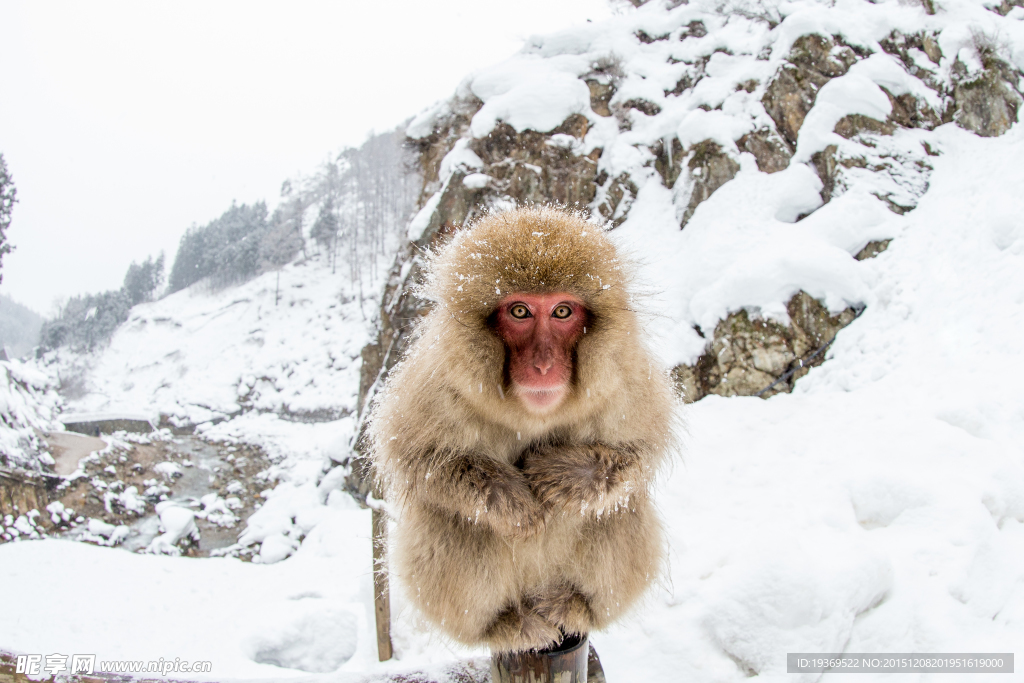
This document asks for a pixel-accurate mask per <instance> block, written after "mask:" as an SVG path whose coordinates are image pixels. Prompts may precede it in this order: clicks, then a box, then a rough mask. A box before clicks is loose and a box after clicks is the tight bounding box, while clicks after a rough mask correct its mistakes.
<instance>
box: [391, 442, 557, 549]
mask: <svg viewBox="0 0 1024 683" xmlns="http://www.w3.org/2000/svg"><path fill="white" fill-rule="evenodd" d="M412 474H413V475H414V477H415V480H414V481H415V483H414V484H412V487H411V488H412V489H414V490H410V491H409V494H410V497H412V498H416V499H419V500H420V501H422V502H425V503H427V504H429V505H431V506H433V507H435V508H440V509H441V510H444V511H446V512H449V513H452V514H454V515H456V516H458V517H460V518H461V519H463V520H466V521H469V522H476V523H480V524H485V525H487V526H489V527H490V528H491V529H492V530H493V531H494V532H495V533H497V534H498V535H500V536H509V537H514V538H526V537H529V536H532V535H534V534H536V533H537V532H539V531H540V530H541V529H542V528H543V525H544V512H543V510H542V509H541V506H540V504H539V503H538V501H537V499H536V498H534V496H533V493H532V492H531V491H530V486H529V484H528V483H527V481H526V477H524V476H523V473H522V472H520V471H519V470H518V469H516V468H515V467H513V466H511V465H508V464H506V463H503V462H500V461H498V460H495V459H493V458H489V457H487V456H484V455H478V454H474V453H444V454H439V453H433V454H431V456H430V457H427V458H424V459H422V460H421V461H420V463H419V466H418V467H414V468H413V472H412Z"/></svg>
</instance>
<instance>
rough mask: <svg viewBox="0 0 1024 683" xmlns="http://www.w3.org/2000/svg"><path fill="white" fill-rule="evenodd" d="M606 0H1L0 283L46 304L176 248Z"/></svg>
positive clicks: (600, 12) (23, 299)
mask: <svg viewBox="0 0 1024 683" xmlns="http://www.w3.org/2000/svg"><path fill="white" fill-rule="evenodd" d="M612 11H613V10H612V8H610V7H609V5H608V4H607V2H606V0H557V1H555V2H553V1H551V0H516V1H515V2H511V1H507V2H498V1H496V0H391V1H389V2H379V3H378V2H364V1H359V2H357V1H355V0H334V1H333V2H321V1H315V0H299V1H291V2H283V1H282V2H258V1H253V0H244V1H243V0H230V1H229V0H217V1H216V2H209V1H202V2H199V1H193V0H176V1H175V2H147V3H139V2H88V3H83V2H67V1H65V2H46V3H39V2H19V1H13V0H4V2H3V3H0V64H3V65H4V77H3V79H2V82H0V153H3V155H4V158H5V159H6V160H7V166H8V168H9V169H10V171H11V173H12V174H13V176H14V180H15V184H16V186H17V188H18V199H19V203H18V204H17V205H15V208H14V220H13V223H12V225H11V228H10V230H9V233H8V239H9V241H10V242H11V243H12V244H13V245H15V247H16V251H14V252H13V253H11V254H9V255H8V256H7V257H6V258H5V259H4V263H3V283H2V284H0V293H4V294H7V295H8V296H11V297H13V298H14V299H15V300H17V301H19V302H20V303H23V304H25V305H27V306H29V307H30V308H33V309H35V310H36V311H37V312H39V313H41V314H44V315H48V314H50V313H52V311H53V310H54V302H55V301H56V300H58V299H60V298H66V297H68V296H72V295H75V294H81V293H85V292H97V291H102V290H106V289H114V288H117V287H120V285H121V282H122V279H123V278H124V273H125V270H127V268H128V265H129V264H130V263H131V262H132V261H133V260H135V261H142V260H143V259H145V258H146V256H148V255H151V254H152V255H156V254H157V253H159V252H160V251H161V250H164V251H165V252H166V255H167V259H168V267H169V266H170V261H171V260H172V259H173V258H174V253H175V250H176V248H177V244H178V240H179V239H180V237H181V235H182V233H183V232H184V231H185V230H186V229H187V228H188V227H190V226H191V225H192V224H194V223H196V224H205V223H207V222H209V221H210V220H212V219H213V218H216V217H217V216H219V215H220V214H221V213H222V212H223V211H224V210H225V209H227V208H228V207H229V206H230V205H231V202H232V200H235V201H237V202H238V203H249V202H253V201H259V200H261V199H265V200H267V203H268V207H269V208H271V209H272V208H273V206H274V204H275V203H276V200H277V197H278V192H279V190H280V187H281V182H282V181H283V180H285V179H286V178H288V177H292V176H295V175H297V174H299V173H310V172H312V171H313V170H314V169H315V167H316V166H317V165H318V164H319V163H321V162H323V161H325V160H326V159H327V158H328V157H329V156H331V153H332V152H337V151H338V150H340V149H342V148H343V147H345V146H355V145H358V144H360V143H361V142H362V141H363V140H364V139H365V138H366V135H367V134H368V133H369V132H370V131H371V130H376V131H383V130H387V129H389V128H392V127H394V126H396V125H397V124H399V123H401V122H402V121H404V120H405V119H407V118H408V117H410V116H412V115H414V114H416V113H417V112H418V111H420V110H421V109H423V108H424V107H426V106H428V105H430V104H431V103H433V102H435V101H436V100H439V99H444V98H447V97H448V96H450V95H451V94H452V93H453V92H454V90H455V88H456V86H457V85H458V83H459V82H460V81H461V80H462V78H463V77H465V76H466V75H467V74H469V73H470V72H471V71H473V70H475V69H478V68H480V67H483V66H487V65H489V64H492V63H494V62H497V61H500V60H501V59H503V58H504V57H506V56H508V55H510V54H512V53H513V52H515V51H516V50H518V49H519V47H520V45H521V43H522V41H523V40H525V39H526V38H527V37H528V36H530V35H531V34H534V33H547V32H550V31H554V30H558V29H560V28H565V27H567V26H571V25H573V24H576V23H582V22H584V21H586V20H587V19H588V18H589V19H593V20H595V21H597V20H600V19H602V18H605V17H607V16H608V15H609V14H611V12H612Z"/></svg>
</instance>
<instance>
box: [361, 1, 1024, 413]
mask: <svg viewBox="0 0 1024 683" xmlns="http://www.w3.org/2000/svg"><path fill="white" fill-rule="evenodd" d="M1017 5H1018V3H1017V2H1013V3H1010V2H1006V1H1005V0H1004V2H1003V3H1002V4H1001V5H995V4H992V3H991V2H990V3H988V4H987V5H986V4H982V3H972V2H947V3H944V2H937V1H935V0H924V2H923V4H921V5H913V4H912V3H902V4H898V3H895V2H890V3H884V2H883V3H877V4H876V3H868V2H859V1H848V2H839V3H831V2H819V1H817V0H805V1H803V2H795V3H773V2H728V3H724V4H723V3H717V2H705V1H701V0H694V1H692V2H689V3H687V2H679V1H678V0H667V1H652V2H648V3H646V4H643V5H642V6H641V7H639V8H638V9H637V10H636V11H630V12H628V13H625V14H623V15H621V16H618V17H615V18H614V19H613V20H611V21H610V22H607V23H606V24H603V25H589V26H586V27H584V28H581V29H578V30H573V31H567V32H564V33H561V34H557V35H554V36H548V37H546V38H536V37H535V38H533V39H531V41H530V42H529V43H528V44H527V45H526V46H525V47H524V48H523V50H522V51H521V53H519V54H518V55H516V56H514V57H512V58H511V59H510V60H508V61H507V62H505V63H503V64H499V65H497V66H495V67H492V68H490V69H485V70H483V71H481V72H478V73H476V74H474V75H473V76H471V77H469V78H467V79H466V81H465V82H464V83H463V85H462V86H461V87H460V89H459V91H458V93H457V94H456V95H455V97H453V98H452V99H451V100H450V101H448V102H445V103H441V104H439V105H437V106H435V107H434V108H433V109H431V110H429V111H427V112H424V113H423V114H421V115H420V116H419V117H418V118H417V119H415V120H414V121H413V123H412V125H411V126H410V128H409V130H408V136H409V144H410V145H414V146H415V147H416V148H417V150H418V152H419V159H420V164H421V166H422V171H423V177H424V187H423V192H422V195H421V198H420V205H421V207H422V209H421V211H420V213H419V214H418V216H417V217H416V219H415V220H414V221H413V223H412V225H411V226H410V231H409V244H408V246H407V247H406V248H405V249H404V250H403V251H402V252H401V254H400V255H399V257H398V258H397V260H396V261H395V263H394V266H393V268H392V270H391V274H390V278H389V281H388V284H387V289H386V291H385V293H384V297H383V305H382V307H381V309H380V312H379V320H378V326H379V330H380V333H379V336H378V339H377V340H376V342H375V343H373V344H371V345H370V346H368V347H366V348H365V349H364V351H363V370H362V383H361V405H363V406H365V405H366V402H367V401H368V400H369V399H370V398H371V397H372V394H373V391H374V390H375V388H376V387H377V386H379V382H380V381H381V380H382V378H383V377H384V376H386V374H387V371H388V370H389V369H390V368H391V367H392V366H393V365H394V364H395V363H396V362H397V361H398V359H399V358H400V357H401V354H402V351H403V349H404V347H405V344H406V341H407V339H408V332H409V330H410V328H411V327H412V326H413V324H414V323H415V320H416V319H417V317H418V316H420V315H421V314H422V313H423V312H424V311H425V310H426V308H427V306H428V305H429V304H428V303H427V302H425V301H422V300H420V299H418V298H417V296H416V294H415V289H414V284H415V283H416V282H417V279H418V277H419V274H420V268H421V259H420V254H421V253H422V252H423V251H424V250H427V249H430V248H431V247H432V246H433V245H435V244H437V243H438V241H439V240H441V239H443V238H444V237H445V236H446V235H447V234H449V233H450V232H452V231H455V230H458V229H459V227H460V226H462V225H464V224H466V223H467V222H469V221H472V220H473V219H474V218H476V217H477V216H479V215H480V214H481V213H483V212H486V211H490V210H495V209H500V208H503V207H507V206H511V205H516V204H524V203H555V204H559V205H563V206H567V207H570V208H576V209H580V210H582V211H585V212H587V213H589V214H590V215H591V216H592V217H593V218H594V219H595V220H598V221H600V222H602V223H604V224H605V225H606V226H607V227H608V229H610V230H613V231H617V232H618V231H622V232H623V233H624V236H623V238H622V240H621V241H622V243H623V244H625V245H627V246H629V247H630V248H632V249H633V251H634V252H636V253H638V256H639V260H640V261H641V263H642V264H646V263H647V262H651V261H653V262H654V263H653V267H654V268H655V269H658V268H661V269H662V270H664V269H666V268H669V269H671V268H678V269H681V270H684V271H686V272H687V273H697V272H698V271H700V272H703V271H716V270H717V272H718V275H716V274H714V273H712V274H710V275H709V274H706V273H705V274H703V275H700V276H698V275H692V276H687V275H684V276H683V282H682V283H681V284H679V285H678V286H669V287H667V288H664V287H663V285H662V284H661V283H663V282H664V280H663V279H662V278H659V277H658V276H654V277H652V278H651V279H652V280H655V281H656V282H657V283H658V285H659V286H660V287H662V288H663V289H665V290H666V291H662V292H660V294H661V295H662V296H661V303H660V304H659V305H658V310H657V311H656V312H657V313H661V314H664V315H665V316H666V317H667V319H668V321H667V322H666V320H665V318H662V319H660V322H654V323H652V325H653V326H654V327H658V328H659V329H658V330H656V331H655V336H656V337H658V338H659V339H660V342H659V344H660V345H661V348H662V350H663V356H664V357H665V358H666V359H667V361H668V362H669V364H670V365H673V366H674V368H675V369H674V370H673V376H674V377H675V379H676V381H677V386H678V387H679V388H680V391H682V392H683V393H684V395H685V397H686V399H687V400H689V401H695V400H699V399H700V398H702V397H703V396H705V395H708V394H720V395H723V396H731V395H759V396H763V397H768V396H771V395H773V394H775V393H778V392H781V391H791V390H792V389H793V387H794V383H795V382H796V381H797V380H798V379H799V378H800V377H801V376H803V375H804V374H806V373H807V372H808V371H809V369H810V368H812V367H814V366H816V365H819V364H821V363H822V362H825V360H826V358H827V356H828V346H829V344H830V343H831V341H832V340H833V339H834V337H835V335H836V334H837V333H838V332H839V330H840V329H842V328H843V327H845V326H846V325H848V324H850V323H851V322H852V321H853V320H854V319H856V317H857V315H858V314H859V311H860V310H862V309H863V307H864V305H865V301H864V300H863V297H862V296H860V295H859V294H858V288H857V287H856V286H855V285H851V284H850V282H852V280H853V279H855V278H852V279H851V278H847V279H846V280H844V279H843V278H844V277H845V276H844V275H842V274H843V273H854V272H857V268H858V266H857V264H858V263H859V262H862V261H864V260H866V259H872V258H875V257H877V256H878V255H879V254H881V253H882V252H884V251H885V250H886V248H887V247H888V246H889V245H890V243H891V242H892V241H893V238H896V239H898V235H896V234H891V233H892V230H891V228H889V229H886V228H883V227H881V226H882V225H884V224H886V221H885V220H884V219H882V218H878V216H880V214H879V211H882V212H892V213H895V214H906V213H907V212H911V211H913V209H914V208H915V206H916V205H917V202H918V200H919V199H920V197H921V196H922V195H923V194H924V193H925V192H927V190H928V185H929V174H930V171H931V165H930V159H931V158H933V157H934V156H935V155H938V154H940V153H941V150H939V149H936V147H935V146H934V142H933V141H932V140H931V137H930V131H932V130H933V129H935V128H936V127H938V126H941V125H943V124H949V123H954V124H956V125H958V126H961V127H963V128H966V129H968V130H970V131H972V132H974V133H976V134H977V135H979V136H998V135H1001V134H1003V133H1004V132H1005V131H1007V130H1008V129H1009V127H1010V126H1011V125H1013V123H1015V122H1016V120H1017V112H1018V109H1019V107H1020V103H1021V94H1020V87H1021V86H1020V83H1021V82H1020V80H1019V79H1020V74H1021V65H1020V63H1019V60H1018V61H1017V62H1015V61H1014V56H1015V55H1017V56H1018V57H1019V55H1020V53H1019V52H1017V53H1015V52H1014V49H1013V45H1014V43H1013V42H1012V37H1015V36H1017V35H1019V34H1020V33H1021V30H1020V27H1021V25H1022V22H1021V19H1022V18H1024V9H1022V8H1021V7H1019V6H1017ZM773 178H778V180H773ZM783 178H784V179H783ZM730 186H733V187H732V188H730V190H729V191H726V190H725V189H724V188H729V187H730ZM723 193H724V194H725V195H728V196H723ZM759 193H760V194H759ZM831 204H835V205H836V206H835V208H834V210H832V211H831V212H828V211H825V210H824V208H825V207H828V206H829V205H831ZM816 214H817V215H816ZM872 216H874V217H876V219H872V218H871V217H872ZM737 222H742V223H750V224H751V225H750V226H745V227H744V228H743V229H744V230H745V231H746V232H745V233H744V234H743V235H740V234H731V233H730V231H731V230H732V231H734V230H736V228H735V223H737ZM669 229H673V230H675V231H682V233H684V234H685V233H688V232H690V233H692V236H691V237H690V238H677V237H672V236H671V235H670V234H669V232H668V231H669ZM681 239H682V240H683V242H680V241H679V240H681ZM687 240H688V241H687ZM745 240H746V241H748V242H749V244H747V245H746V246H744V244H743V242H744V241H745ZM669 243H671V244H672V245H674V246H673V247H672V248H673V249H676V248H677V247H678V245H680V244H683V245H684V248H683V249H682V251H681V252H680V253H683V254H685V258H682V259H677V260H678V261H680V262H678V263H672V262H671V259H669V261H670V262H669V263H662V262H661V261H662V260H663V259H661V257H660V256H659V255H658V254H657V253H656V252H657V251H658V250H659V249H661V248H662V245H665V246H666V248H667V245H668V244H669ZM822 243H824V244H822ZM638 245H642V246H638ZM652 254H653V255H652ZM688 264H689V267H688ZM722 273H725V274H724V275H722ZM837 273H839V275H837ZM686 277H690V280H691V281H686Z"/></svg>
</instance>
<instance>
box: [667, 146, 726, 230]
mask: <svg viewBox="0 0 1024 683" xmlns="http://www.w3.org/2000/svg"><path fill="white" fill-rule="evenodd" d="M686 169H687V171H689V173H687V174H686V176H685V177H686V180H687V184H688V186H689V187H687V188H686V189H687V190H688V191H689V193H690V200H689V202H688V203H687V205H686V209H685V210H684V211H683V216H682V219H681V220H680V221H679V227H681V228H685V227H686V224H687V223H689V222H690V219H691V218H693V212H694V211H696V210H697V207H698V206H699V205H700V203H701V202H703V201H705V200H706V199H707V198H708V197H710V196H711V195H712V194H713V193H714V191H715V190H717V189H718V188H720V187H721V186H722V185H725V184H726V183H727V182H729V181H730V180H732V179H733V178H735V177H736V174H737V173H738V172H739V170H740V165H739V164H738V163H736V161H735V160H733V159H732V158H730V157H729V156H728V155H727V154H726V153H725V152H724V151H722V147H721V145H719V144H718V143H716V142H712V141H711V140H704V141H703V142H698V143H697V144H696V145H694V146H693V147H691V148H690V149H689V153H688V154H687V157H686Z"/></svg>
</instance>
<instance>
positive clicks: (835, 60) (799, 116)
mask: <svg viewBox="0 0 1024 683" xmlns="http://www.w3.org/2000/svg"><path fill="white" fill-rule="evenodd" d="M856 61H857V55H856V54H855V53H854V52H853V50H852V49H851V48H849V47H846V46H843V45H837V43H836V41H835V40H833V39H832V38H825V37H822V36H819V35H808V36H801V37H800V38H798V39H797V40H796V42H794V43H793V49H792V50H791V52H790V53H789V57H788V58H787V63H786V64H785V65H784V66H783V67H782V69H780V70H779V72H778V73H777V74H776V75H775V78H774V79H773V80H772V82H771V83H770V84H769V85H768V89H767V90H766V91H765V94H764V97H763V98H762V100H761V103H762V104H763V105H764V109H765V111H766V112H768V115H769V116H771V117H772V120H773V121H775V125H776V127H777V128H778V131H779V133H781V134H782V137H783V138H785V140H786V142H787V143H789V145H790V146H791V147H793V148H795V147H796V140H797V136H798V135H799V133H800V127H801V126H802V125H803V123H804V118H806V117H807V112H809V111H810V110H811V107H813V106H814V100H815V99H817V97H818V91H819V90H820V89H821V86H823V85H825V84H826V83H828V82H829V81H830V80H832V79H833V78H835V77H836V76H842V75H843V74H845V73H846V72H847V71H848V70H849V69H850V66H851V65H852V64H853V63H854V62H856Z"/></svg>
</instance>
